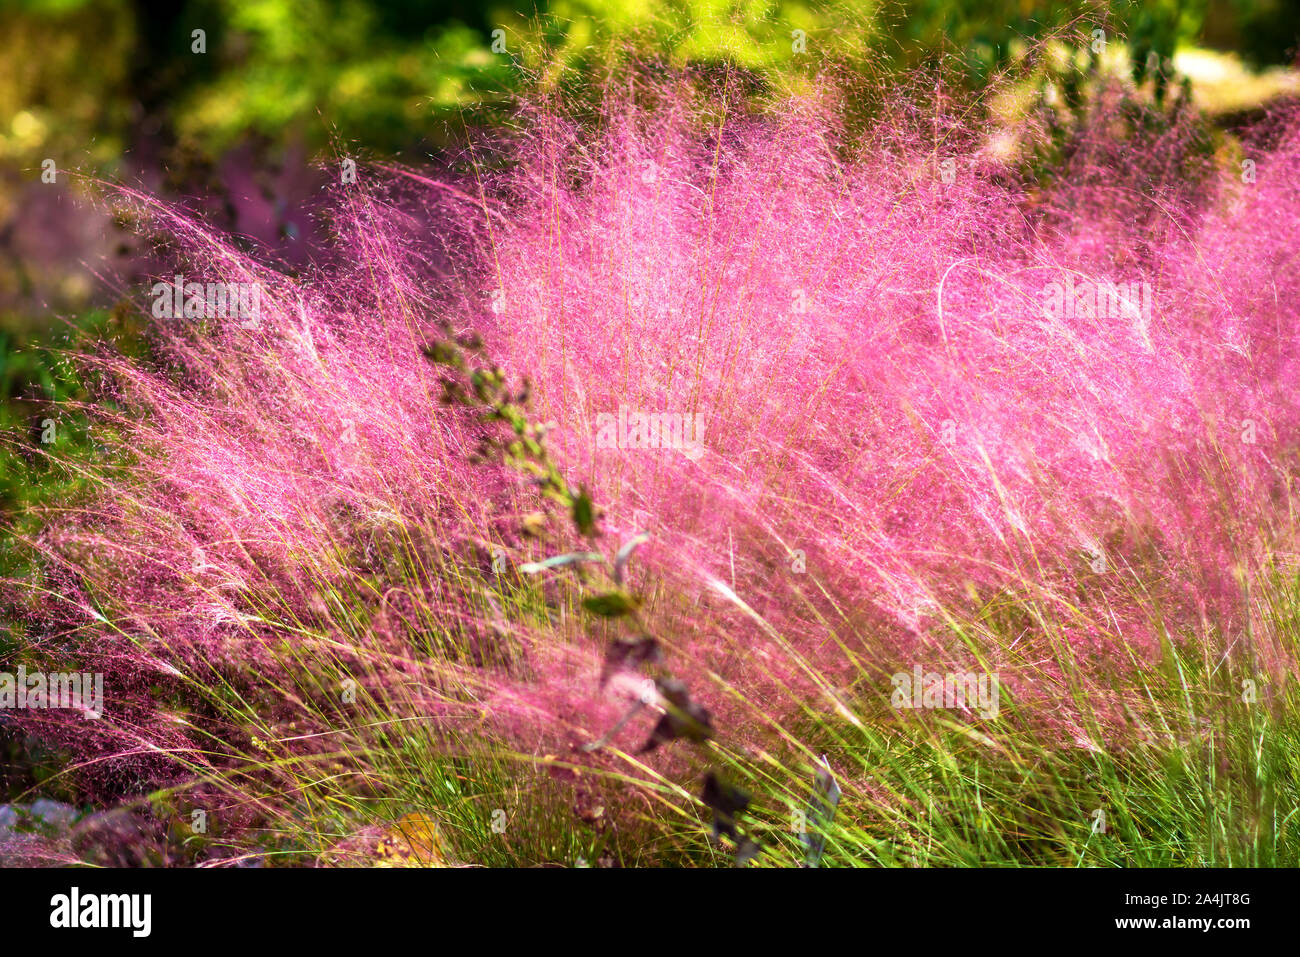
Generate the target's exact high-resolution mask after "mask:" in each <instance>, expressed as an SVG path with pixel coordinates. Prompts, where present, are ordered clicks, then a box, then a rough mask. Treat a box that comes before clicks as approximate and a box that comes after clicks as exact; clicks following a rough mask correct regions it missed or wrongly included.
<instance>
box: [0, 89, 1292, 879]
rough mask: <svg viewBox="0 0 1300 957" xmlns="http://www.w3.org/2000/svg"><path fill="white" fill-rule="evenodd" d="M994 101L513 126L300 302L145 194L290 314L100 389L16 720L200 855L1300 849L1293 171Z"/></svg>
mask: <svg viewBox="0 0 1300 957" xmlns="http://www.w3.org/2000/svg"><path fill="white" fill-rule="evenodd" d="M1148 110H1149V108H1148ZM975 115H977V114H975V113H973V112H972V107H971V105H970V104H963V105H961V107H960V108H957V107H956V106H954V105H951V104H948V105H945V104H944V103H943V102H942V101H936V102H927V103H918V104H917V105H916V108H915V109H913V110H911V111H910V112H909V111H906V110H902V109H895V110H893V111H891V113H890V114H889V117H890V119H889V122H888V123H882V124H880V125H878V126H876V127H872V128H868V129H866V130H854V131H853V132H852V134H851V135H850V134H849V133H848V132H847V131H846V129H845V127H844V126H843V124H842V122H841V117H842V116H843V109H842V105H841V104H839V103H837V101H836V98H835V96H834V93H833V90H827V91H826V92H824V93H823V94H819V95H817V96H810V97H807V98H804V99H799V100H791V101H788V102H785V103H781V104H777V105H773V106H772V107H771V108H769V109H768V110H767V111H766V112H764V113H762V114H755V113H752V112H750V111H746V110H744V109H740V108H739V107H737V106H736V104H735V103H731V102H727V101H725V100H724V101H722V102H714V103H711V104H710V105H709V107H708V108H707V109H701V108H700V107H699V105H698V102H697V101H696V100H695V99H694V98H693V97H692V96H691V95H690V94H689V92H688V91H686V90H684V89H682V88H677V87H673V86H671V85H667V86H660V87H656V88H655V89H654V90H652V91H645V90H638V91H636V95H629V96H624V95H618V96H612V97H611V99H610V101H609V103H608V104H607V105H606V108H605V109H604V110H603V111H602V112H601V113H600V116H599V122H595V123H578V122H575V121H571V120H566V119H565V118H564V114H563V112H562V111H555V110H542V111H538V112H536V113H524V114H521V116H520V118H519V123H518V129H517V134H516V135H514V136H513V137H511V138H509V139H508V140H506V141H505V142H504V144H498V145H497V146H496V147H493V148H490V149H489V148H487V147H484V146H478V147H476V148H474V149H472V150H469V151H467V152H466V154H465V156H464V157H463V160H464V161H463V163H461V164H459V165H453V166H452V167H450V168H448V169H447V170H444V171H442V172H440V173H438V174H434V175H425V174H423V173H417V172H415V171H410V170H394V169H385V170H372V171H369V172H366V173H364V174H363V175H362V176H361V177H360V180H359V181H358V182H357V183H355V184H353V183H347V184H345V185H342V186H340V187H339V191H338V195H337V197H336V205H335V207H334V209H335V212H334V215H333V220H332V223H331V225H332V227H333V230H334V233H335V239H336V242H335V246H334V249H333V251H332V255H330V256H329V257H323V258H322V260H321V262H320V263H319V264H318V265H317V266H316V267H315V268H314V269H313V270H311V271H309V272H306V273H303V274H300V275H297V276H288V275H285V274H283V273H281V272H279V271H277V270H275V269H274V268H272V267H271V266H270V265H268V264H266V263H264V262H261V261H260V260H259V259H258V257H257V256H256V255H255V254H252V253H249V252H248V251H247V250H245V249H243V248H240V247H239V246H237V245H236V244H235V243H234V242H233V241H232V240H231V239H229V238H227V237H223V236H221V235H219V234H217V233H215V232H214V231H213V230H211V229H210V228H208V227H207V226H206V225H205V224H204V223H203V222H202V221H199V220H196V219H195V218H194V217H192V216H189V215H187V214H186V213H185V212H184V211H182V210H178V209H175V208H170V207H167V206H165V205H164V204H161V203H160V202H158V201H156V200H154V199H152V198H151V197H148V196H145V195H142V194H140V193H137V192H133V191H129V190H119V191H117V192H116V193H115V194H114V202H117V203H119V204H121V205H122V206H123V208H124V211H125V212H129V213H130V214H131V215H134V216H136V217H138V220H139V222H140V224H141V228H142V229H144V230H147V231H150V232H151V233H152V234H153V235H154V236H155V237H157V238H158V239H159V241H160V243H161V244H163V245H165V246H166V248H168V249H169V250H170V252H171V255H172V262H173V269H172V273H175V274H180V275H184V276H187V277H193V278H194V280H195V281H210V282H225V283H242V284H248V285H255V286H256V287H257V288H258V289H259V290H260V299H259V302H260V312H259V315H258V316H257V317H256V320H255V321H251V322H249V321H244V322H240V321H230V320H227V319H215V320H214V319H203V318H201V317H196V318H192V319H186V320H174V319H158V320H155V322H154V328H153V339H154V352H153V355H152V358H151V359H149V360H140V359H124V358H121V357H116V356H114V355H112V354H111V353H110V352H107V351H100V352H97V353H94V354H88V355H86V356H84V357H83V361H84V363H85V364H86V366H87V368H89V369H93V370H94V371H95V373H96V374H97V375H98V376H99V377H100V378H101V379H102V381H103V382H104V383H105V387H104V390H103V394H102V395H101V397H100V400H99V401H98V402H97V403H92V404H90V405H88V406H87V407H85V408H82V409H72V408H68V409H65V414H67V415H73V414H84V415H87V416H89V417H90V418H91V419H92V420H93V421H94V422H95V424H96V428H97V430H98V433H97V434H100V435H102V436H103V439H102V441H103V443H104V447H105V452H104V454H103V456H102V457H101V458H100V459H99V460H98V461H94V462H74V461H66V462H63V463H61V465H60V467H62V468H67V469H76V470H80V471H81V472H82V473H83V474H84V477H85V479H86V480H87V481H88V482H89V483H90V485H91V487H92V489H93V493H92V494H91V495H89V496H88V497H87V498H85V499H84V500H82V501H79V502H75V503H69V505H68V506H67V507H65V508H62V509H59V510H53V511H51V512H50V513H49V514H48V515H47V516H46V520H45V527H44V531H43V532H42V533H41V535H40V536H39V537H35V538H33V539H32V540H30V541H29V542H28V545H29V547H30V548H31V549H33V551H34V553H35V554H36V555H37V556H38V557H39V559H40V561H41V562H42V564H43V575H42V580H41V582H40V583H39V584H34V583H14V584H15V587H14V588H11V589H10V590H11V593H12V594H13V599H12V600H13V601H14V602H15V604H16V605H17V606H18V607H20V609H21V611H22V613H23V615H24V618H23V621H22V634H21V638H22V640H23V647H24V651H23V660H24V661H26V662H28V663H29V667H30V666H32V665H36V664H42V663H46V664H48V665H49V667H50V670H64V669H62V668H54V665H55V664H57V663H61V662H62V663H67V662H76V663H77V665H78V667H79V668H80V670H87V671H101V672H103V673H104V675H105V686H106V689H107V690H106V710H105V714H104V717H103V718H102V719H100V720H98V721H94V722H86V721H83V720H81V718H80V716H70V715H68V714H66V713H61V712H57V711H45V712H30V713H28V714H24V715H22V716H20V718H19V720H20V721H22V722H23V724H24V725H25V727H26V728H27V729H28V730H29V731H30V732H31V733H33V734H36V735H39V736H42V737H43V738H44V739H46V740H49V741H51V742H55V743H57V744H58V745H59V746H60V747H61V748H63V749H64V751H65V752H66V753H67V754H69V755H70V756H71V764H70V767H69V772H68V773H69V775H72V776H74V777H75V779H76V780H77V781H78V786H80V787H82V788H84V789H85V793H86V794H87V795H89V796H92V797H93V796H95V795H96V793H97V792H98V793H99V794H110V793H111V794H114V795H115V796H118V797H121V796H123V795H126V796H127V797H128V798H130V796H131V795H132V794H134V795H135V797H134V798H132V800H134V802H135V804H136V805H137V806H139V807H140V808H142V809H143V808H145V807H146V806H149V807H151V808H152V809H153V810H154V811H155V812H160V813H161V816H163V817H168V816H170V817H173V818H179V819H180V820H182V821H187V820H188V821H192V820H193V818H192V815H193V812H194V811H195V810H201V811H204V812H205V814H206V816H205V818H204V820H205V821H207V820H210V821H212V822H214V823H213V825H212V826H211V828H208V827H206V825H205V829H204V830H201V831H195V830H194V829H193V827H192V826H191V827H189V830H185V827H186V826H185V825H183V824H182V825H181V830H180V832H179V833H180V834H181V838H182V842H183V843H184V844H185V845H186V846H187V847H188V848H190V850H192V851H195V852H198V853H199V855H200V856H205V857H208V858H212V859H215V858H218V857H233V858H236V859H240V858H244V857H247V856H249V855H255V856H257V857H259V858H261V859H266V860H271V861H275V860H283V861H285V862H289V863H301V862H321V863H330V862H338V861H344V862H348V861H351V862H356V861H376V862H380V863H383V862H386V861H387V862H416V863H439V862H441V863H453V862H463V863H482V864H499V863H514V864H519V863H542V862H545V863H559V864H575V863H583V862H585V863H588V864H591V865H593V866H595V865H596V864H597V863H598V862H602V861H604V862H607V863H608V862H615V863H622V864H636V863H664V862H675V863H687V862H693V863H706V862H710V861H731V860H734V859H736V858H737V857H738V858H740V859H744V860H750V859H752V860H756V861H759V862H768V863H776V864H782V863H784V864H790V863H795V862H797V861H800V860H804V859H805V858H806V857H808V856H811V857H812V858H813V859H820V860H824V861H826V862H828V863H836V864H852V863H869V864H870V863H875V864H909V865H914V864H920V865H925V864H979V863H993V862H1005V863H1040V864H1041V863H1050V864H1068V865H1076V864H1081V863H1088V864H1099V863H1107V864H1112V863H1127V864H1134V863H1145V864H1160V863H1170V864H1184V863H1185V864H1209V863H1228V864H1268V863H1284V862H1291V863H1294V861H1295V827H1296V825H1295V822H1294V821H1293V820H1292V819H1291V818H1288V817H1286V813H1287V812H1286V810H1285V809H1286V808H1287V807H1288V806H1289V805H1293V804H1294V798H1295V793H1294V792H1295V784H1294V782H1295V781H1296V780H1297V776H1296V775H1295V773H1294V772H1295V770H1296V769H1295V766H1294V765H1295V758H1294V757H1293V755H1294V754H1295V753H1296V751H1295V748H1294V744H1295V740H1296V737H1297V734H1296V731H1297V724H1296V717H1295V715H1296V709H1295V705H1296V697H1295V695H1296V693H1295V685H1294V678H1293V674H1294V670H1295V664H1296V643H1295V638H1296V636H1295V632H1294V629H1293V621H1294V619H1295V615H1294V607H1295V604H1294V602H1295V597H1296V595H1295V588H1296V576H1295V571H1294V568H1293V566H1292V563H1291V561H1290V556H1291V554H1292V527H1293V523H1292V520H1291V519H1292V512H1291V481H1292V477H1293V475H1294V469H1295V448H1294V444H1293V439H1292V438H1291V436H1293V435H1294V434H1295V426H1296V424H1297V423H1298V422H1300V408H1298V407H1297V400H1296V398H1295V394H1294V390H1293V389H1292V388H1291V383H1292V382H1293V381H1294V377H1295V374H1296V371H1297V370H1296V368H1295V363H1296V361H1297V349H1296V345H1297V344H1296V342H1295V336H1296V333H1295V331H1294V330H1295V329H1296V323H1295V322H1294V312H1295V309H1296V307H1295V303H1296V302H1297V301H1300V298H1298V295H1300V272H1298V271H1297V270H1296V269H1295V268H1294V265H1295V240H1294V236H1295V235H1296V227H1297V226H1298V225H1300V193H1297V191H1296V189H1295V186H1294V184H1295V182H1297V178H1296V177H1297V174H1298V173H1300V168H1298V167H1300V149H1298V147H1300V142H1298V141H1297V139H1296V135H1295V133H1294V128H1293V127H1292V130H1293V132H1291V133H1289V134H1288V135H1286V136H1284V137H1282V138H1281V139H1280V141H1279V143H1278V145H1277V146H1276V147H1275V148H1274V149H1273V150H1272V151H1271V152H1269V153H1267V154H1264V153H1261V154H1259V155H1257V156H1252V157H1250V159H1251V160H1252V162H1253V164H1254V165H1253V167H1252V169H1253V171H1254V175H1252V176H1250V177H1243V176H1242V167H1240V166H1239V165H1238V163H1237V161H1236V160H1237V158H1236V157H1233V158H1232V161H1231V163H1230V164H1229V162H1228V161H1226V160H1225V159H1224V158H1223V156H1220V157H1218V158H1217V159H1216V158H1215V157H1214V156H1213V155H1211V154H1210V153H1209V152H1207V151H1206V150H1205V149H1204V148H1203V147H1204V142H1203V131H1202V129H1201V128H1200V127H1199V126H1198V125H1197V123H1196V121H1195V118H1194V117H1192V116H1190V115H1187V114H1186V113H1183V114H1179V115H1174V116H1172V117H1171V116H1168V115H1166V114H1163V113H1161V114H1158V115H1157V114H1154V113H1150V112H1147V113H1144V112H1142V109H1141V108H1139V106H1135V101H1134V99H1133V97H1132V96H1131V95H1130V94H1129V93H1128V92H1126V91H1124V90H1123V89H1122V88H1119V87H1117V86H1114V85H1107V84H1104V83H1103V84H1100V85H1099V86H1098V89H1097V90H1096V92H1095V94H1094V95H1093V96H1092V97H1091V98H1090V100H1089V101H1088V105H1087V108H1086V110H1085V111H1083V112H1081V113H1080V115H1078V116H1075V117H1073V118H1072V122H1073V123H1074V124H1075V127H1074V133H1073V134H1072V136H1073V139H1072V141H1071V147H1070V149H1069V150H1067V151H1066V155H1065V156H1063V157H1062V158H1061V159H1060V160H1059V165H1058V166H1057V167H1056V168H1055V169H1054V170H1053V173H1054V174H1055V175H1052V176H1050V177H1043V178H1042V179H1040V180H1033V179H1030V178H1027V177H1028V174H1027V173H1026V172H1025V170H1024V169H1023V168H1022V167H1019V166H1016V165H1015V163H1014V159H1013V158H1011V159H1009V158H1008V157H1007V156H1006V142H1007V139H1006V137H1007V131H1006V130H1005V129H996V130H994V133H993V134H990V135H985V133H986V128H985V127H982V126H981V125H980V124H978V123H976V122H974V120H973V119H972V117H973V116H975ZM1011 132H1012V133H1014V134H1016V135H1017V136H1019V137H1020V139H1021V141H1023V142H1024V143H1026V144H1030V143H1032V141H1033V139H1034V137H1035V136H1039V135H1040V133H1041V130H1039V129H1038V128H1037V127H1036V126H1035V125H1034V121H1032V120H1030V119H1026V120H1024V121H1023V124H1022V126H1021V127H1018V128H1015V129H1013V130H1012V131H1011ZM1026 148H1028V147H1026ZM170 275H171V273H169V274H168V276H167V277H164V278H169V277H170ZM138 298H139V299H140V300H141V301H140V308H141V309H142V311H145V312H146V313H148V312H149V310H150V308H151V307H150V303H149V299H148V297H147V296H146V295H144V294H143V293H141V294H140V295H139V297H138ZM917 675H919V676H922V683H923V684H924V685H925V687H924V688H920V689H916V690H915V693H913V689H911V688H910V686H909V684H908V682H909V681H911V680H914V679H913V676H917ZM944 676H950V677H951V679H952V680H949V681H948V682H947V684H948V685H949V686H951V685H952V684H953V683H954V681H958V682H961V683H963V685H964V687H966V688H967V689H968V690H969V691H970V692H971V693H970V695H969V696H963V697H962V698H961V699H958V698H957V697H956V696H954V695H952V694H948V695H946V696H945V694H944V693H942V692H941V693H938V694H937V695H936V694H934V693H933V688H932V687H931V686H932V685H933V684H934V683H935V682H936V681H937V680H939V679H942V678H944ZM967 679H969V681H968V680H967ZM981 681H982V683H981ZM976 689H982V691H980V695H979V700H974V699H975V696H976V695H975V690H976ZM994 692H995V693H994ZM819 769H820V770H819ZM819 777H820V780H821V784H820V785H818V786H819V787H820V788H821V793H822V797H820V798H817V797H814V796H813V795H812V792H813V789H814V781H816V780H818V778H819ZM832 781H833V784H832V783H831V782H832ZM830 792H833V793H836V794H838V800H832V799H831V798H829V797H827V796H826V795H827V794H828V793H830Z"/></svg>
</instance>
